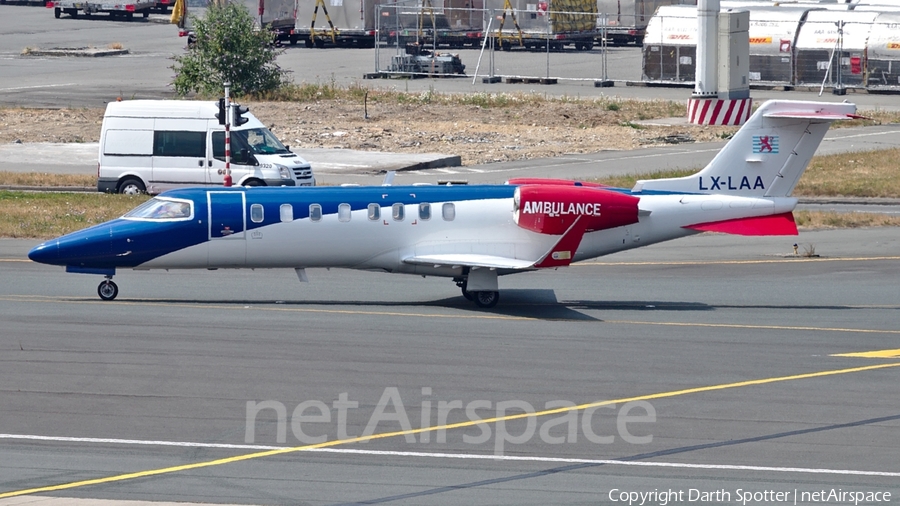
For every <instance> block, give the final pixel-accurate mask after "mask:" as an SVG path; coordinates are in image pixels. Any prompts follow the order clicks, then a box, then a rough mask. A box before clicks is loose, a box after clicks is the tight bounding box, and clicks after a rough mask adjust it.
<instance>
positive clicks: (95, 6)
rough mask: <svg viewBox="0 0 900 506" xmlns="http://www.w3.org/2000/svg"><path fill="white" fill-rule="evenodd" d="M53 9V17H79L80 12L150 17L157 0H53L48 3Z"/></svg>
mask: <svg viewBox="0 0 900 506" xmlns="http://www.w3.org/2000/svg"><path fill="white" fill-rule="evenodd" d="M46 6H47V8H52V9H53V17H55V18H57V19H59V18H60V17H61V16H62V15H63V14H67V15H68V16H70V17H73V18H77V17H78V15H79V12H80V13H81V14H82V15H84V16H85V17H90V16H92V15H94V14H98V13H105V14H109V17H110V18H122V19H133V18H134V15H135V14H140V15H141V16H142V17H145V18H146V17H148V16H149V15H150V10H151V9H155V8H156V0H120V1H118V2H116V1H115V0H113V1H106V2H103V1H99V2H98V1H96V0H51V1H49V2H47V4H46Z"/></svg>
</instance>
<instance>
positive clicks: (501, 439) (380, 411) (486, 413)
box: [244, 387, 656, 455]
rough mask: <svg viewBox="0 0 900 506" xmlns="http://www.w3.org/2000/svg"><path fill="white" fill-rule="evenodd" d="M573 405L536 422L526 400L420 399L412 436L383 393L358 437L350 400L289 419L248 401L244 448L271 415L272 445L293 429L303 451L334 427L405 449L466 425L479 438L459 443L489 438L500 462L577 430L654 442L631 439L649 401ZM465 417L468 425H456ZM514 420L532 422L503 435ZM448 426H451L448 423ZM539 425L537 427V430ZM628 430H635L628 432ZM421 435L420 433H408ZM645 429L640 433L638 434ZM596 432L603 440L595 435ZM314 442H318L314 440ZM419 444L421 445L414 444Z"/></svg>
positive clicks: (389, 394) (646, 416)
mask: <svg viewBox="0 0 900 506" xmlns="http://www.w3.org/2000/svg"><path fill="white" fill-rule="evenodd" d="M422 396H423V397H429V396H431V388H429V387H425V388H423V389H422ZM576 406H577V405H576V404H575V403H574V402H571V401H566V400H552V401H548V402H546V403H545V404H544V406H543V410H545V411H546V410H557V409H559V410H560V411H559V412H557V413H553V414H545V415H543V416H541V419H540V420H538V417H537V416H535V415H536V413H538V411H537V410H535V408H534V406H533V405H532V404H531V403H529V402H526V401H523V400H507V401H499V402H496V403H493V402H491V401H489V400H474V401H470V402H468V403H466V404H464V403H463V401H461V400H452V401H437V402H435V401H434V400H432V399H430V398H425V399H423V400H421V402H420V403H419V406H418V408H419V410H418V411H419V413H420V415H421V416H420V417H419V426H418V427H416V428H413V425H412V423H411V422H410V417H409V415H408V414H407V412H406V408H405V406H404V403H403V400H402V399H401V397H400V390H399V389H398V388H397V387H387V388H385V389H384V392H383V393H382V395H381V399H379V401H378V403H377V404H376V405H375V407H374V410H373V412H372V414H371V416H370V417H369V420H368V423H367V424H366V428H365V429H364V430H363V432H362V433H361V434H349V433H348V432H347V420H348V415H349V412H350V411H351V410H356V409H359V401H354V400H350V397H349V394H348V393H347V392H342V393H341V394H340V395H338V398H337V400H335V401H333V402H332V403H331V405H330V406H329V405H328V404H327V403H326V402H323V401H320V400H307V401H303V402H301V403H300V404H298V405H297V406H296V407H295V408H294V410H293V411H292V412H291V416H290V418H288V410H287V407H285V405H284V404H283V403H281V402H279V401H274V400H266V401H260V402H256V401H247V411H246V429H245V433H244V441H245V442H246V443H248V444H255V443H256V424H257V417H258V416H259V415H260V413H261V412H267V414H271V413H268V410H271V411H274V414H275V415H276V420H277V426H276V439H277V441H278V443H286V442H287V427H288V425H290V427H291V432H292V433H293V435H294V437H295V438H296V439H297V440H298V441H300V443H303V444H309V445H313V444H322V443H325V442H327V441H328V435H327V433H329V432H330V431H329V429H330V428H331V427H333V426H334V425H332V424H335V425H336V427H335V428H336V431H334V432H332V433H334V434H336V440H346V439H355V438H367V437H371V436H373V435H377V434H380V433H386V432H402V433H405V434H397V435H398V436H399V435H403V436H404V438H405V439H406V442H407V443H430V442H431V437H432V434H434V441H435V443H446V442H447V429H446V428H445V426H446V425H448V424H458V423H462V424H464V425H463V426H462V427H460V428H466V429H473V428H475V429H477V430H478V431H479V433H478V434H474V435H473V434H470V433H469V432H471V430H470V431H467V433H466V434H464V435H463V437H462V439H463V442H464V443H466V444H475V445H480V444H485V443H488V442H489V441H491V438H493V443H494V444H493V447H494V454H495V455H503V451H504V449H505V448H506V445H507V444H512V445H517V444H525V443H527V442H529V441H531V440H532V439H533V438H534V437H535V436H537V437H539V438H540V440H541V441H542V442H544V443H547V444H565V443H577V442H578V441H579V428H580V429H581V436H582V437H583V439H584V440H586V441H588V442H591V443H595V444H612V443H614V442H616V437H618V438H620V439H621V440H622V441H624V442H626V443H630V444H638V445H641V444H648V443H650V442H652V441H653V435H652V434H643V435H640V436H636V435H634V434H632V432H631V431H632V430H633V431H635V432H639V433H642V432H646V427H643V428H642V427H640V426H638V424H648V423H655V422H656V409H654V407H653V405H652V404H650V403H649V402H647V401H632V402H628V403H625V404H623V405H621V407H619V406H616V405H615V404H604V405H599V406H591V407H587V408H584V409H565V408H575V407H576ZM462 414H464V415H465V417H466V420H460V415H462ZM516 415H520V416H521V415H529V416H525V417H524V418H522V419H521V420H519V421H518V422H519V423H517V424H516V427H519V428H520V427H521V425H522V424H523V423H524V428H522V429H521V432H519V433H516V434H511V433H510V432H509V431H508V430H507V425H506V424H507V421H508V419H509V417H512V416H516ZM612 415H614V416H615V420H616V423H615V426H616V431H615V433H607V432H611V431H607V432H604V431H595V427H596V425H597V424H598V423H599V421H600V420H601V417H606V418H609V417H611V416H612ZM451 418H452V419H453V420H454V421H453V422H450V421H449V420H450V419H451ZM539 421H540V423H538V422H539ZM629 427H633V428H632V429H629ZM418 429H429V430H423V431H420V432H418V433H413V431H416V430H418ZM641 429H643V431H642V430H641ZM598 432H600V433H599V434H598ZM316 434H318V435H316ZM417 437H418V439H417Z"/></svg>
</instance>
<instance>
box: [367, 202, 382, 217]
mask: <svg viewBox="0 0 900 506" xmlns="http://www.w3.org/2000/svg"><path fill="white" fill-rule="evenodd" d="M379 218H381V206H379V205H378V204H369V219H370V220H372V221H375V220H377V219H379Z"/></svg>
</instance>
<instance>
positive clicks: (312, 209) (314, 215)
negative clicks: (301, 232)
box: [309, 204, 322, 221]
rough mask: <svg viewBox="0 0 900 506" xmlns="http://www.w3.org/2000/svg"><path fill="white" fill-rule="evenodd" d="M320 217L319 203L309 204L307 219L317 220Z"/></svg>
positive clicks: (320, 208)
mask: <svg viewBox="0 0 900 506" xmlns="http://www.w3.org/2000/svg"><path fill="white" fill-rule="evenodd" d="M321 219H322V206H320V205H319V204H310V205H309V220H310V221H319V220H321Z"/></svg>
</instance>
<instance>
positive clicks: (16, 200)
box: [0, 190, 149, 239]
mask: <svg viewBox="0 0 900 506" xmlns="http://www.w3.org/2000/svg"><path fill="white" fill-rule="evenodd" d="M148 198H149V197H148V196H146V195H136V196H130V195H108V194H105V193H33V192H17V191H4V190H0V237H12V238H37V239H49V238H53V237H57V236H60V235H63V234H68V233H69V232H74V231H76V230H80V229H82V228H86V227H90V226H91V225H96V224H98V223H103V222H104V221H109V220H111V219H113V218H117V217H119V216H122V215H123V214H125V213H126V212H128V211H130V210H131V209H133V208H134V207H136V206H137V205H138V204H140V203H142V202H144V201H146V200H147V199H148Z"/></svg>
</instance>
